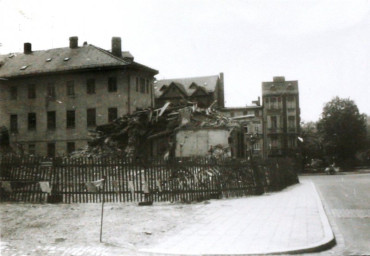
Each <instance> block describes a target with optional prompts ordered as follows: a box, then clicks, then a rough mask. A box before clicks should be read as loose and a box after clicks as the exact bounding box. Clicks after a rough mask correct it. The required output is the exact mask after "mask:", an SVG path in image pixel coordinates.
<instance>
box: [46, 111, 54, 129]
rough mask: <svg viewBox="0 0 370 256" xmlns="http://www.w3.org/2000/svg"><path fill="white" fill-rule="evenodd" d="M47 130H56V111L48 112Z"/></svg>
mask: <svg viewBox="0 0 370 256" xmlns="http://www.w3.org/2000/svg"><path fill="white" fill-rule="evenodd" d="M47 128H48V130H55V128H56V116H55V111H48V113H47Z"/></svg>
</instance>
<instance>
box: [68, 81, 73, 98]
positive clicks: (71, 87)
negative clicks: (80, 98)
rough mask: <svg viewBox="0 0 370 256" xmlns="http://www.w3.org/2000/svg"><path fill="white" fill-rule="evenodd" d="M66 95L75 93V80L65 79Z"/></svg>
mask: <svg viewBox="0 0 370 256" xmlns="http://www.w3.org/2000/svg"><path fill="white" fill-rule="evenodd" d="M67 95H68V96H74V95H75V82H74V81H67Z"/></svg>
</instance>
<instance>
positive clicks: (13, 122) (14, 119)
mask: <svg viewBox="0 0 370 256" xmlns="http://www.w3.org/2000/svg"><path fill="white" fill-rule="evenodd" d="M10 131H11V132H18V116H17V115H10Z"/></svg>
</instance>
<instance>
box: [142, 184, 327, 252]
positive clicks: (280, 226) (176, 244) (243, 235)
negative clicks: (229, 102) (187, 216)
mask: <svg viewBox="0 0 370 256" xmlns="http://www.w3.org/2000/svg"><path fill="white" fill-rule="evenodd" d="M215 209H217V211H215ZM333 243H334V236H333V232H332V230H331V228H330V225H329V222H328V219H327V217H326V214H325V212H324V209H323V206H322V203H321V201H320V198H319V196H318V193H317V191H316V188H315V187H314V185H313V183H311V182H309V181H304V182H302V183H301V184H297V185H294V186H292V187H289V188H287V189H285V190H283V191H281V192H277V193H272V194H267V195H262V196H255V197H248V198H240V199H228V200H212V201H211V203H210V204H208V205H205V206H204V209H203V212H202V214H201V215H200V216H199V218H197V219H196V220H194V222H193V223H191V224H189V225H188V226H187V227H186V228H185V229H183V230H182V231H180V232H178V233H176V234H171V233H169V234H168V235H167V236H166V237H164V238H163V239H161V241H159V242H158V243H157V244H156V245H152V246H150V247H148V248H143V249H141V250H139V251H140V252H147V253H150V254H153V255H155V254H160V255H171V254H175V255H236V254H244V255H246V254H269V253H270V254H271V253H289V252H295V253H303V252H312V251H318V250H323V249H324V248H325V247H326V246H329V245H330V244H333Z"/></svg>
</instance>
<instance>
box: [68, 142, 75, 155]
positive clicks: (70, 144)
mask: <svg viewBox="0 0 370 256" xmlns="http://www.w3.org/2000/svg"><path fill="white" fill-rule="evenodd" d="M75 150H76V149H75V143H74V142H67V153H68V154H71V153H72V152H74V151H75Z"/></svg>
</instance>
